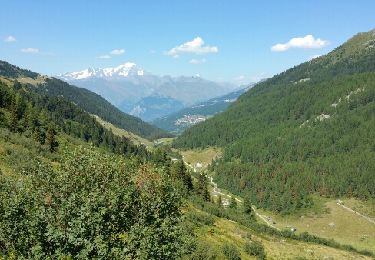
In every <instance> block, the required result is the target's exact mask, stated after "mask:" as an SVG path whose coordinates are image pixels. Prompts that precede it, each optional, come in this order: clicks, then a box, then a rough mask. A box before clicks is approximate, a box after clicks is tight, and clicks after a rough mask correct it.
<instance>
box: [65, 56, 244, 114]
mask: <svg viewBox="0 0 375 260" xmlns="http://www.w3.org/2000/svg"><path fill="white" fill-rule="evenodd" d="M58 77H59V78H60V79H63V80H65V81H68V82H69V83H71V84H74V85H77V86H80V87H84V88H86V89H89V90H91V91H93V92H95V93H97V94H99V95H101V96H102V97H104V98H105V99H107V100H108V101H110V102H111V103H112V104H114V105H115V106H117V107H118V108H119V109H121V110H122V111H124V112H127V113H130V114H132V115H135V116H138V117H140V118H142V119H143V120H146V121H151V120H153V119H156V118H159V117H163V116H166V115H168V114H171V113H174V112H177V111H178V110H180V109H181V108H182V107H186V106H191V105H193V104H196V103H198V102H202V101H206V100H209V99H211V98H214V97H218V96H221V95H225V94H228V93H230V92H232V91H234V90H237V89H238V86H237V85H235V84H231V83H218V82H214V81H210V80H206V79H203V78H201V77H200V76H190V77H188V76H181V77H171V76H156V75H153V74H151V73H149V72H146V71H144V70H143V69H142V68H139V67H138V66H137V65H136V64H135V63H130V62H128V63H125V64H122V65H119V66H117V67H114V68H104V69H102V68H97V69H94V68H89V69H85V70H82V71H78V72H69V73H64V74H61V75H58Z"/></svg>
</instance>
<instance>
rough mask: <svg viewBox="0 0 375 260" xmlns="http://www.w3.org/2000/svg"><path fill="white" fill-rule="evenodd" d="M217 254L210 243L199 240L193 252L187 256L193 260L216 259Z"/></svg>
mask: <svg viewBox="0 0 375 260" xmlns="http://www.w3.org/2000/svg"><path fill="white" fill-rule="evenodd" d="M217 256H218V253H217V252H216V251H215V249H214V248H213V247H212V246H211V245H210V244H208V243H204V242H199V243H198V244H197V246H196V248H195V250H194V251H193V253H192V254H191V255H189V256H187V257H188V259H192V260H215V259H217Z"/></svg>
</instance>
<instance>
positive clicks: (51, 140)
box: [46, 126, 59, 153]
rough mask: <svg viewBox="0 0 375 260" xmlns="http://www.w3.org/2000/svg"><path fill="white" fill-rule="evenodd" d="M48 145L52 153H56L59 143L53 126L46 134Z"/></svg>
mask: <svg viewBox="0 0 375 260" xmlns="http://www.w3.org/2000/svg"><path fill="white" fill-rule="evenodd" d="M46 143H47V145H48V149H49V151H50V152H51V153H53V152H55V151H56V149H57V147H58V146H59V143H58V142H57V141H56V131H55V129H54V127H53V126H49V127H48V130H47V134H46Z"/></svg>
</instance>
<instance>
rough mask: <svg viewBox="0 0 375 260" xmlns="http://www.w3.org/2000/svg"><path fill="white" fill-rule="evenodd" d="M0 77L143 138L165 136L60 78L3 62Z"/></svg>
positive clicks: (91, 93) (96, 96) (0, 66)
mask: <svg viewBox="0 0 375 260" xmlns="http://www.w3.org/2000/svg"><path fill="white" fill-rule="evenodd" d="M0 76H3V77H8V78H12V79H14V80H17V81H19V82H21V83H26V84H28V85H29V86H31V87H32V90H33V91H34V92H36V93H38V94H40V95H47V96H51V97H63V98H64V99H66V100H67V101H70V102H73V103H74V104H76V105H77V106H78V107H79V108H80V109H82V110H84V111H86V112H88V113H90V114H92V115H96V116H99V117H100V118H101V119H103V120H105V121H107V122H110V123H112V124H113V125H115V126H117V127H120V128H123V129H125V130H127V131H129V132H132V133H134V134H136V135H139V136H142V137H144V138H149V139H153V138H156V137H160V136H168V134H167V133H166V132H165V131H162V130H161V129H158V128H157V127H154V126H152V125H150V124H148V123H145V122H143V121H142V120H141V119H139V118H137V117H134V116H131V115H128V114H126V113H124V112H122V111H120V110H119V109H118V108H116V107H115V106H113V105H112V104H111V103H109V102H108V101H107V100H105V99H104V98H102V97H101V96H99V95H98V94H95V93H93V92H91V91H89V90H87V89H84V88H79V87H76V86H73V85H71V84H68V83H66V82H64V81H62V80H60V79H56V78H53V77H46V76H43V75H41V74H38V73H35V72H32V71H29V70H25V69H21V68H19V67H17V66H14V65H12V64H9V63H8V62H5V61H0Z"/></svg>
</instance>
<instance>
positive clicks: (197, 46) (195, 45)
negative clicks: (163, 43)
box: [166, 37, 219, 58]
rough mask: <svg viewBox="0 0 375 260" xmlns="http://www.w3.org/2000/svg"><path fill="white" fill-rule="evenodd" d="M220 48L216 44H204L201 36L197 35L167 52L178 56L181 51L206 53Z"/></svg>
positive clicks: (214, 51)
mask: <svg viewBox="0 0 375 260" xmlns="http://www.w3.org/2000/svg"><path fill="white" fill-rule="evenodd" d="M218 51H219V49H218V48H217V47H216V46H208V45H204V41H203V39H202V38H201V37H196V38H194V39H193V40H192V41H190V42H185V43H183V44H181V45H179V46H176V47H174V48H172V49H170V50H169V51H167V52H166V55H169V56H172V57H175V58H177V57H178V55H179V54H181V53H193V54H205V53H216V52H218Z"/></svg>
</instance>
